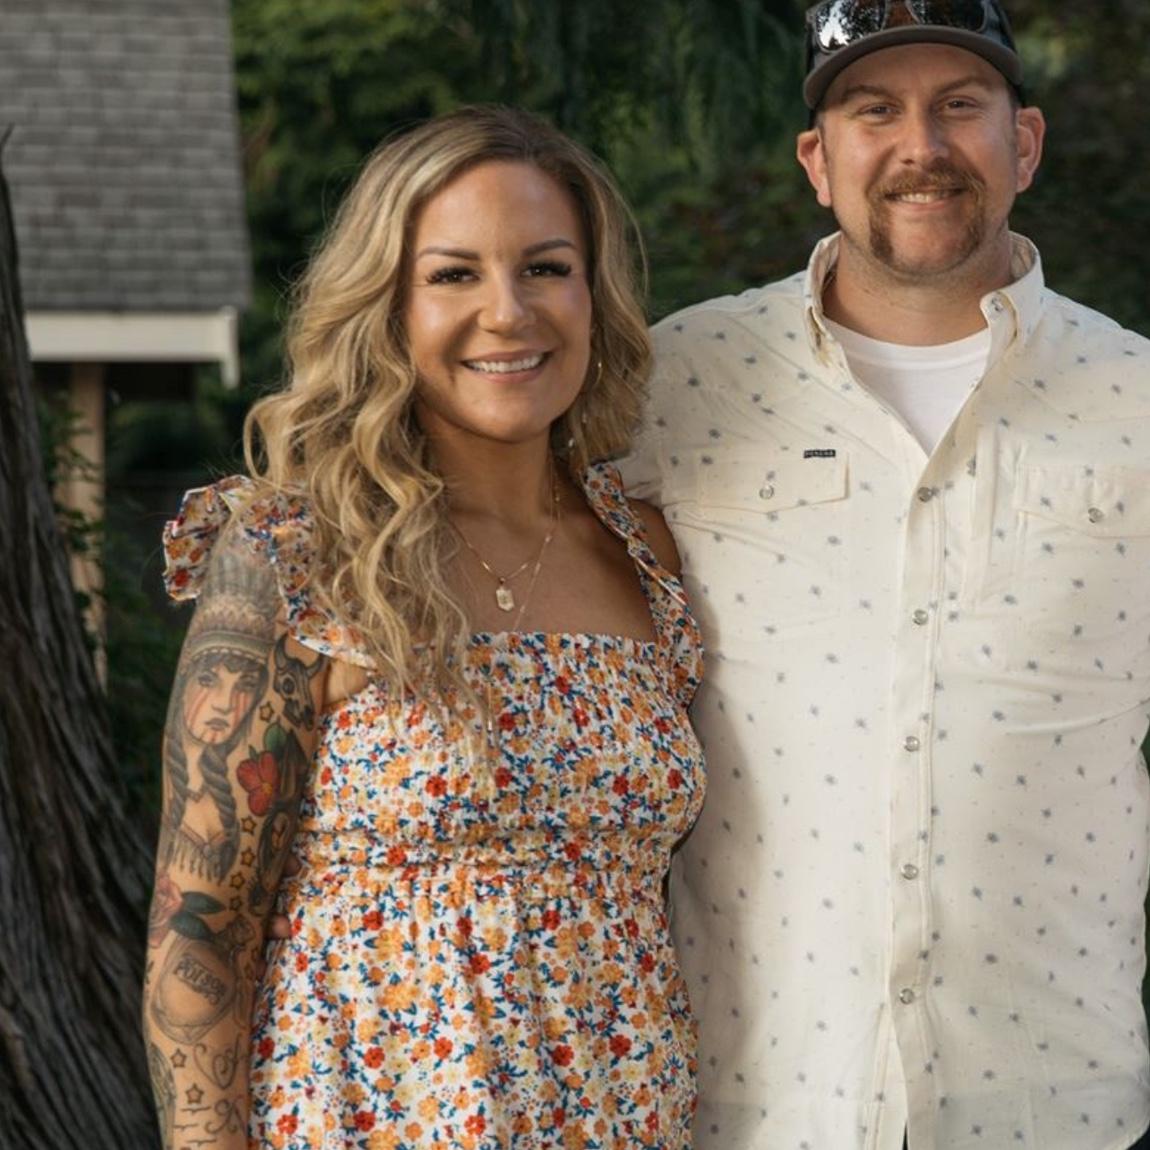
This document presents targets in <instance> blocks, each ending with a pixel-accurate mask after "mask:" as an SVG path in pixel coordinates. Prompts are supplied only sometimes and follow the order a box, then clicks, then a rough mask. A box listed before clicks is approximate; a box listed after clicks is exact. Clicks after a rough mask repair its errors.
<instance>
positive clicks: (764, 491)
mask: <svg viewBox="0 0 1150 1150" xmlns="http://www.w3.org/2000/svg"><path fill="white" fill-rule="evenodd" d="M774 497H775V489H774V487H772V486H771V484H769V483H764V484H763V485H762V487H760V488H759V498H760V499H774Z"/></svg>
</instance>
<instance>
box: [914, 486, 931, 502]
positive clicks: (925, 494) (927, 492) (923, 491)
mask: <svg viewBox="0 0 1150 1150" xmlns="http://www.w3.org/2000/svg"><path fill="white" fill-rule="evenodd" d="M917 495H918V501H919V503H929V502H930V501H931V500H932V499H933V498H934V492H933V491H931V489H930V488H929V487H920V488H919V489H918V492H917Z"/></svg>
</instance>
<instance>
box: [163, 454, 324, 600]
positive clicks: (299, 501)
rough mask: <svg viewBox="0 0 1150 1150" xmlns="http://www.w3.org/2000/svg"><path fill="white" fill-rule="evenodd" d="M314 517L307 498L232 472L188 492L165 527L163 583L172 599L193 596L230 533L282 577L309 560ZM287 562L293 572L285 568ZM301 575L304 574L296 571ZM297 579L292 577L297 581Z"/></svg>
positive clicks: (290, 581) (197, 591)
mask: <svg viewBox="0 0 1150 1150" xmlns="http://www.w3.org/2000/svg"><path fill="white" fill-rule="evenodd" d="M312 523H313V520H312V515H311V510H310V507H309V506H308V502H307V499H306V497H304V496H303V495H302V494H297V493H293V492H289V491H284V490H281V489H277V488H274V487H271V486H270V485H268V484H265V483H261V482H258V481H257V480H254V479H251V478H249V477H248V476H246V475H230V476H228V477H226V478H224V479H220V480H218V481H217V482H215V483H212V484H209V485H207V486H206V487H194V488H192V489H191V490H190V491H188V492H186V493H185V494H184V497H183V499H182V500H181V501H180V508H179V511H178V512H177V513H176V515H175V517H174V518H172V519H170V520H168V522H167V524H166V525H165V527H164V559H165V568H164V585H165V587H166V588H167V591H168V594H169V595H170V596H171V597H172V598H173V599H194V598H195V597H196V596H197V595H198V594H199V592H200V589H201V587H202V586H203V581H204V578H205V577H206V575H207V572H208V568H209V566H210V563H211V559H212V555H213V553H214V551H215V549H216V547H217V546H218V545H219V543H220V541H221V539H222V538H223V537H224V536H225V535H226V534H227V533H229V532H232V533H234V534H235V535H236V536H238V537H239V538H240V539H242V540H243V541H244V542H246V543H247V544H248V545H249V546H250V547H251V548H252V549H253V550H254V551H255V552H256V553H258V554H259V555H260V556H262V557H263V558H264V559H266V561H268V562H270V563H271V564H272V565H273V566H274V567H276V569H277V574H279V575H280V576H281V578H280V582H281V584H282V583H283V582H284V579H283V576H285V575H290V574H292V570H290V569H294V568H297V567H299V566H301V565H302V566H303V567H304V568H305V570H306V566H307V565H308V562H309V560H310V550H311V532H312ZM285 565H286V566H287V567H288V568H289V570H284V569H283V568H285ZM296 574H300V572H296ZM297 581H298V580H297V579H289V580H288V582H289V583H296V582H297Z"/></svg>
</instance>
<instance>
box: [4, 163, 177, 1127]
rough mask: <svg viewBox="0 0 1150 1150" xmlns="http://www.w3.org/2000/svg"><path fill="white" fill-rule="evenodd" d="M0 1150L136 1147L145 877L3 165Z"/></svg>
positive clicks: (142, 1085)
mask: <svg viewBox="0 0 1150 1150" xmlns="http://www.w3.org/2000/svg"><path fill="white" fill-rule="evenodd" d="M0 548H2V549H3V555H4V562H3V563H0V924H2V927H0V1147H2V1148H4V1150H8V1148H13V1150H15V1148H19V1150H62V1148H64V1147H78V1146H83V1147H85V1148H88V1150H96V1148H98V1150H125V1148H128V1147H131V1148H132V1150H137V1148H139V1150H147V1147H149V1146H152V1145H154V1144H155V1136H154V1135H153V1133H152V1130H153V1125H154V1123H153V1119H152V1108H151V1091H150V1088H149V1086H148V1077H147V1073H146V1069H145V1067H144V1064H143V1060H142V1058H141V1046H140V1041H139V1039H138V1037H137V1031H138V1026H139V1024H138V1016H139V984H140V979H141V975H142V970H143V958H144V949H145V944H144V922H143V911H144V906H145V900H146V897H147V892H148V887H149V884H150V881H151V875H150V870H151V867H150V863H149V860H148V854H147V850H146V849H145V846H144V843H143V839H142V836H141V833H140V830H139V828H138V826H137V825H134V824H132V823H130V822H129V821H128V819H127V818H126V817H125V814H124V807H123V805H122V802H121V797H122V796H121V786H120V782H119V779H118V777H117V764H116V760H115V755H114V754H113V751H112V743H111V738H110V735H109V730H108V723H107V715H106V711H105V707H104V699H103V695H102V692H101V690H100V687H99V685H98V683H97V681H96V676H95V673H94V671H93V667H92V659H91V655H90V652H89V650H88V645H87V640H86V637H85V634H84V629H83V625H82V623H81V618H80V612H79V609H78V606H77V601H76V597H75V594H74V592H73V590H72V585H71V582H70V577H69V573H68V560H67V556H66V553H65V548H64V543H63V539H62V537H61V534H60V532H59V530H58V528H57V524H56V515H55V509H54V508H53V505H52V497H51V493H50V492H49V489H48V484H47V480H46V478H45V474H44V467H43V459H42V455H41V448H40V441H39V429H38V423H37V418H36V410H35V405H34V402H33V398H32V390H31V370H30V367H29V363H28V349H27V345H26V343H25V340H24V329H23V311H22V307H21V304H20V292H19V286H18V281H17V253H16V245H15V238H14V235H13V232H12V223H11V215H10V209H9V201H8V186H7V183H6V182H5V181H4V179H3V174H2V173H0Z"/></svg>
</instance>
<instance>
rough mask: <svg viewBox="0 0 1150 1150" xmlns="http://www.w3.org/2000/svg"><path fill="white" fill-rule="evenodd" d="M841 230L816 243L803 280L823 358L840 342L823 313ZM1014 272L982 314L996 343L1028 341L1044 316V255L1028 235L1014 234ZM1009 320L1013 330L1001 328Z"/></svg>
mask: <svg viewBox="0 0 1150 1150" xmlns="http://www.w3.org/2000/svg"><path fill="white" fill-rule="evenodd" d="M840 236H841V233H839V232H835V233H834V234H833V235H829V236H826V237H825V238H824V239H822V240H820V241H819V242H818V243H817V244H816V245H815V250H814V251H813V252H812V253H811V258H810V261H809V262H808V264H807V270H806V275H805V277H804V282H803V302H804V305H805V307H804V315H805V317H806V325H807V336H808V338H809V340H810V344H811V350H812V351H813V352H814V353H815V355H816V356H819V357H820V358H821V357H823V356H825V355H826V354H827V348H828V345H831V344H834V343H835V342H836V341H835V339H834V337H833V336H832V335H831V334H830V331H829V330H828V329H827V325H826V316H825V315H824V314H823V289H824V288H825V287H826V285H827V284H828V283H829V282H830V278H831V276H833V275H834V269H835V264H836V263H837V261H838V255H839V239H840ZM1010 243H1011V262H1010V274H1011V275H1012V276H1013V277H1014V279H1013V282H1012V283H1009V284H1007V286H1006V287H1004V288H1000V289H999V290H998V291H992V292H988V293H987V294H986V295H985V296H983V298H982V303H981V307H982V314H983V315H985V316H986V321H987V323H988V324H989V325H990V328H991V331H992V332H993V333H994V335H995V338H994V343H995V345H996V346H1000V347H1001V346H1006V345H1008V344H1010V343H1012V342H1014V340H1021V341H1022V342H1024V343H1025V342H1026V341H1027V340H1028V339H1029V338H1030V336H1031V334H1032V333H1033V331H1034V329H1035V328H1036V327H1037V326H1038V321H1039V319H1040V318H1041V315H1042V303H1043V292H1044V289H1045V281H1044V279H1043V275H1042V258H1041V256H1039V254H1038V249H1037V248H1036V247H1035V246H1034V244H1032V243H1031V242H1030V240H1028V239H1026V237H1025V236H1020V235H1017V234H1016V233H1014V232H1011V233H1010ZM1004 320H1009V323H1010V328H1009V330H1006V331H1003V330H1001V325H1002V323H1003V321H1004Z"/></svg>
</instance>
